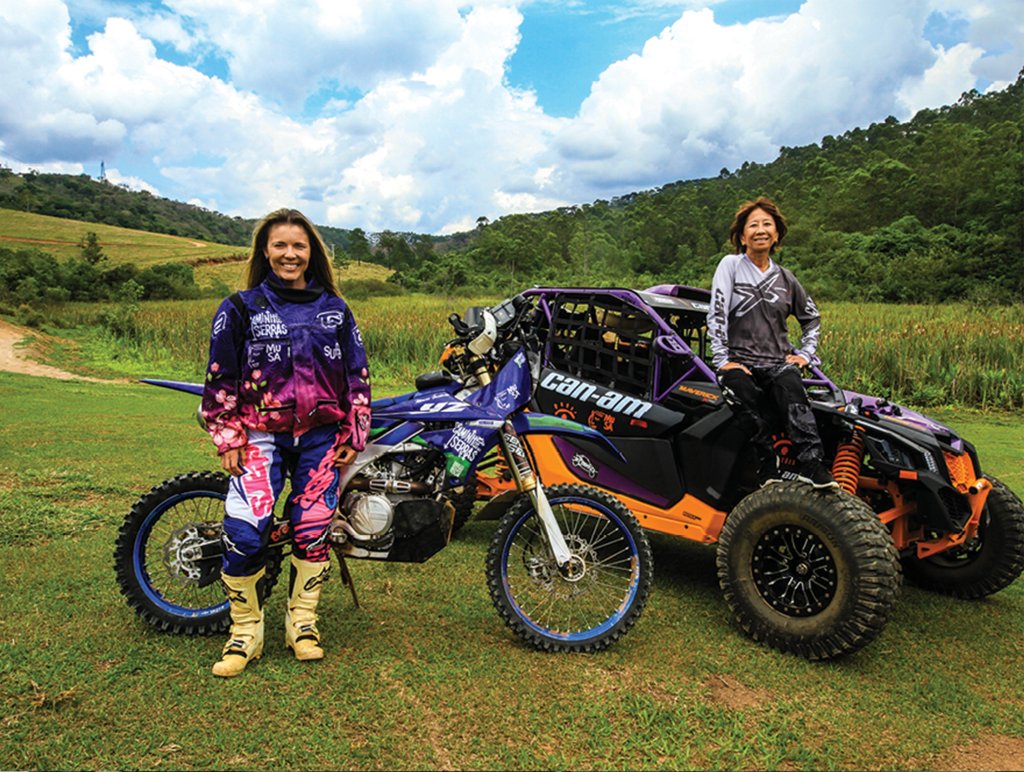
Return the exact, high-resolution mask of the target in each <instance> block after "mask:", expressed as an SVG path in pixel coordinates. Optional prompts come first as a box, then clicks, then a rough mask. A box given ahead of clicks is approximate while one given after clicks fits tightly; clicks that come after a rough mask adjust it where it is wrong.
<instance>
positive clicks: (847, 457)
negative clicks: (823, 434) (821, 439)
mask: <svg viewBox="0 0 1024 772" xmlns="http://www.w3.org/2000/svg"><path fill="white" fill-rule="evenodd" d="M863 460H864V432H861V431H857V430H855V431H854V432H853V435H852V436H851V437H850V439H849V440H847V441H846V442H844V443H842V444H840V445H839V447H838V448H836V457H835V460H834V461H833V462H832V476H833V477H834V478H835V480H836V482H837V483H839V487H840V488H842V489H843V490H844V491H846V492H847V493H849V494H850V495H851V496H855V495H857V488H858V481H859V479H860V465H861V462H862V461H863Z"/></svg>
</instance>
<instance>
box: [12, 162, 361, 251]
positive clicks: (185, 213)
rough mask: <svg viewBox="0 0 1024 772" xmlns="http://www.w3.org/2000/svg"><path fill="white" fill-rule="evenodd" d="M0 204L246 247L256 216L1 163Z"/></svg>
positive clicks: (343, 235) (342, 233)
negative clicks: (231, 214)
mask: <svg viewBox="0 0 1024 772" xmlns="http://www.w3.org/2000/svg"><path fill="white" fill-rule="evenodd" d="M0 208H3V209H17V210H19V211H23V212H34V213H36V214H46V215H50V216H52V217H65V218H68V219H72V220H82V221H85V222H94V223H103V224H105V225H116V226H119V227H121V228H133V229H136V230H143V231H149V232H150V233H166V234H168V235H171V236H185V237H188V238H193V239H201V240H203V241H213V242H216V243H218V244H228V245H233V246H245V245H247V244H248V243H249V240H250V239H251V237H252V229H253V226H254V225H255V224H256V220H255V219H245V218H242V217H228V216H227V215H224V214H221V213H220V212H214V211H211V210H209V209H204V208H202V207H199V206H194V205H192V204H183V203H181V202H180V201H171V200H170V199H167V198H159V197H158V196H154V195H152V194H151V193H148V192H146V191H133V190H128V189H127V188H123V187H121V186H119V185H113V184H110V183H108V182H101V181H98V180H94V179H93V178H92V177H89V176H88V175H86V174H81V175H71V174H39V173H36V172H28V173H26V174H15V173H14V172H12V171H11V170H10V169H6V168H4V167H0ZM319 227H320V230H321V232H322V234H323V236H324V239H325V240H326V241H327V242H328V243H329V244H335V245H338V246H340V247H341V248H343V249H347V248H348V246H349V242H350V240H351V237H352V233H353V232H352V231H347V230H344V229H342V228H330V227H327V226H319Z"/></svg>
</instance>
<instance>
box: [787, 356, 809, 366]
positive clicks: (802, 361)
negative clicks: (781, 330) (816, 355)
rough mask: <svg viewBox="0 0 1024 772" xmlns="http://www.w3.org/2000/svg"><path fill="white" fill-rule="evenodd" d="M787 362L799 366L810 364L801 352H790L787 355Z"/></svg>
mask: <svg viewBox="0 0 1024 772" xmlns="http://www.w3.org/2000/svg"><path fill="white" fill-rule="evenodd" d="M786 363H787V364H791V365H796V366H797V367H807V365H808V364H809V363H808V361H807V359H806V358H804V357H802V356H800V355H799V354H789V355H788V356H787V357H786Z"/></svg>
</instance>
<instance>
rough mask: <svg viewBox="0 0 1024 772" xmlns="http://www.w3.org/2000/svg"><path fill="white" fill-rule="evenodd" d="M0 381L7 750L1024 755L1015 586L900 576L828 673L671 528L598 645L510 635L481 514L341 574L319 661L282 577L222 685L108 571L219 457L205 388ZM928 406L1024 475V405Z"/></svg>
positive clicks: (669, 757)
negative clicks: (648, 572)
mask: <svg viewBox="0 0 1024 772" xmlns="http://www.w3.org/2000/svg"><path fill="white" fill-rule="evenodd" d="M0 394H2V395H3V404H4V407H3V410H4V412H3V420H2V421H0V576H3V590H2V592H0V767H3V768H12V769H57V768H59V769H68V768H84V769H111V768H144V769H157V768H171V769H203V768H266V767H273V768H301V769H314V768H315V769H321V768H326V769H350V768H351V769H382V768H383V769H424V768H443V769H570V768H571V769H592V768H619V769H640V768H643V769H681V768H686V769H689V768H701V769H794V770H795V769H931V768H963V769H968V768H977V767H978V766H979V765H978V763H977V758H976V755H972V754H978V753H981V752H982V751H983V750H985V749H991V748H996V749H1000V748H1007V747H1009V748H1010V749H1013V748H1022V747H1024V696H1022V694H1021V691H1020V672H1021V668H1022V666H1024V635H1022V633H1024V583H1022V582H1020V581H1018V582H1017V583H1016V584H1014V585H1013V586H1011V587H1010V588H1009V589H1007V590H1005V591H1003V592H1001V593H999V594H997V595H995V596H993V597H991V598H990V599H988V600H985V601H981V602H960V601H953V600H949V599H947V598H944V597H941V596H938V595H933V594H929V593H926V592H922V591H919V590H916V589H914V588H905V589H904V591H903V594H902V596H901V599H900V602H899V606H898V611H897V614H896V615H895V618H894V619H893V621H892V622H891V623H890V624H889V625H888V627H887V628H886V629H885V631H884V632H883V633H882V635H881V637H880V638H879V639H878V640H877V641H875V642H874V643H873V644H871V645H870V646H868V647H867V648H865V649H864V650H862V651H860V652H858V653H857V654H855V655H854V656H852V657H850V658H848V659H846V660H842V661H839V662H834V663H830V664H812V663H809V662H806V661H804V660H801V659H798V658H795V657H792V656H787V655H782V654H779V653H777V652H774V651H772V650H769V649H766V648H763V647H761V646H758V645H757V644H755V643H753V642H752V641H750V640H749V639H747V638H746V637H745V636H743V635H742V633H741V632H739V630H738V629H737V628H736V626H735V625H734V624H733V623H732V622H731V620H730V617H729V613H728V611H727V609H726V607H725V604H724V602H723V601H722V599H721V596H720V593H719V590H718V586H717V581H716V578H715V569H714V552H713V550H712V549H709V548H706V547H702V546H698V545H694V544H691V543H688V542H684V541H681V540H677V539H670V538H666V537H660V536H658V537H655V538H654V539H653V543H654V547H655V561H656V572H655V573H656V579H655V587H654V592H653V593H652V596H651V600H650V602H649V604H648V607H647V610H646V611H645V613H644V615H643V616H642V617H641V619H640V621H639V622H638V624H637V626H636V627H635V628H634V629H633V630H632V631H631V632H630V633H629V634H628V635H627V636H626V637H625V638H623V639H622V640H621V641H620V642H619V643H618V644H617V645H616V646H614V647H613V648H612V649H610V650H609V651H607V652H604V653H602V654H600V655H577V656H552V655H544V654H539V653H535V652H533V651H532V650H528V649H526V648H525V647H523V646H522V645H520V644H519V643H518V641H517V639H515V638H514V637H513V636H512V634H511V633H510V632H509V631H508V630H507V629H506V628H505V627H504V626H503V625H502V623H501V622H500V620H499V618H498V616H497V614H496V612H495V611H494V610H493V608H492V606H491V603H490V600H489V597H488V594H487V590H486V587H485V584H484V574H483V558H484V553H485V551H486V547H487V543H488V540H489V537H490V533H491V531H492V530H493V527H494V524H493V523H490V522H470V524H469V525H468V526H467V527H466V528H465V529H464V531H463V533H462V534H460V536H459V538H458V539H457V540H456V541H455V542H454V543H453V544H452V545H451V546H450V547H449V548H447V549H446V550H444V551H442V552H441V553H440V554H439V555H437V556H436V557H435V558H433V559H432V560H431V561H429V562H428V563H426V564H424V565H422V566H387V565H375V564H370V563H365V562H355V563H353V571H354V574H355V578H356V582H357V586H358V589H359V591H360V598H361V600H362V602H363V608H362V609H359V610H357V609H355V608H353V606H352V602H351V599H350V597H349V596H348V594H347V592H346V591H344V589H343V588H342V587H341V585H340V583H338V582H337V581H335V582H332V583H331V584H330V585H329V586H328V587H327V590H326V591H325V596H324V600H323V602H322V608H321V610H322V623H321V629H322V632H323V633H324V636H325V639H326V646H327V659H326V660H324V661H323V662H321V663H318V664H311V663H305V664H303V663H298V662H296V661H295V660H294V659H292V658H291V656H290V654H289V653H288V652H287V650H286V649H285V647H284V643H283V640H282V639H283V633H282V631H281V628H280V627H279V625H280V621H279V620H280V619H281V618H282V615H283V593H282V592H281V587H278V588H277V589H276V590H275V593H274V595H273V596H272V598H271V600H270V603H269V607H268V614H269V616H268V642H267V649H266V652H265V655H264V658H263V659H262V660H261V661H260V662H258V663H257V664H255V665H254V666H253V667H252V668H251V670H249V671H247V672H246V673H245V674H244V676H243V677H241V678H237V679H233V680H230V681H222V680H217V679H215V678H214V677H213V676H211V675H210V674H209V667H210V665H211V664H212V662H213V661H214V660H215V659H216V658H217V656H218V653H219V649H220V646H221V645H222V643H223V641H222V640H220V638H216V639H214V638H198V639H189V638H183V637H175V636H170V635H164V634H158V633H155V632H153V631H151V630H150V629H149V628H148V627H146V626H144V625H143V624H142V623H140V622H139V621H138V620H137V619H136V618H135V616H134V615H133V613H132V612H131V611H130V610H129V609H128V607H127V606H126V605H125V604H124V603H123V601H122V600H121V598H120V596H119V594H118V591H117V588H116V584H115V582H114V574H113V568H112V552H113V545H114V540H115V538H116V534H117V529H118V526H119V523H120V521H121V519H122V518H123V515H124V514H125V513H126V512H127V511H128V509H129V508H130V506H131V504H132V502H133V501H134V500H135V498H137V497H138V496H139V495H140V494H141V493H142V492H144V491H145V490H147V489H148V488H149V487H151V486H152V485H154V484H155V483H156V482H158V481H160V480H162V479H165V478H167V477H169V476H171V475H174V474H176V473H180V472H184V471H187V470H191V469H210V468H213V467H214V466H215V464H214V459H213V456H212V452H211V449H210V442H209V440H208V439H207V438H206V436H205V435H204V434H203V433H202V432H201V431H200V430H199V429H198V428H197V427H196V426H195V423H194V420H193V412H194V409H195V400H194V399H193V398H191V397H189V396H187V395H183V394H179V393H174V392H169V391H164V390H161V389H153V388H148V387H143V386H139V385H134V384H126V383H118V384H111V385H107V384H98V383H83V382H58V381H51V380H46V379H39V378H32V377H28V376H18V375H12V374H7V373H0ZM936 415H937V417H939V418H941V419H942V420H945V421H947V422H948V423H950V424H951V425H952V426H953V427H954V428H956V429H958V430H960V431H961V432H963V433H964V435H965V436H967V437H968V438H969V439H971V440H972V441H973V442H974V443H975V444H976V445H977V446H978V449H979V452H980V454H981V459H982V462H983V464H984V465H985V467H986V469H987V470H988V471H990V472H991V473H994V474H996V475H998V476H1000V477H1001V478H1003V479H1004V480H1005V481H1006V482H1007V483H1008V484H1010V486H1011V487H1013V488H1014V489H1015V490H1016V491H1017V492H1018V493H1019V492H1021V491H1022V490H1024V464H1022V460H1021V452H1020V448H1021V447H1022V446H1024V416H1021V415H1019V414H1012V413H999V414H986V413H981V412H965V413H960V412H949V411H942V412H940V413H938V414H936ZM999 758H1000V759H1001V760H1002V761H1003V764H1002V765H1001V766H999V764H998V762H995V763H996V764H997V766H996V767H988V768H1015V766H1019V762H1020V758H1019V757H1018V758H1017V759H1016V762H1015V760H1014V757H1012V756H1005V755H1003V756H1001V757H999ZM972 759H973V760H974V761H975V763H973V764H972V763H971V761H972ZM989 763H993V762H989ZM956 764H959V765H960V766H956Z"/></svg>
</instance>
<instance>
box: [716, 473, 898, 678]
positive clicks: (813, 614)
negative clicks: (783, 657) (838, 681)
mask: <svg viewBox="0 0 1024 772" xmlns="http://www.w3.org/2000/svg"><path fill="white" fill-rule="evenodd" d="M716 563H717V566H718V581H719V584H720V585H721V587H722V592H723V593H724V595H725V600H726V602H727V603H728V604H729V608H730V609H731V610H732V612H733V614H734V615H735V617H736V620H737V621H738V622H739V624H740V626H741V627H742V628H743V630H744V631H745V632H746V633H747V634H749V635H750V636H751V637H752V638H753V639H754V640H756V641H761V642H763V643H766V644H768V645H769V646H772V647H773V648H776V649H779V650H781V651H786V652H791V653H793V654H797V655H799V656H801V657H806V658H807V659H812V660H826V659H834V658H836V657H841V656H844V655H846V654H850V653H852V652H854V651H857V650H858V649H860V648H861V647H863V646H866V645H867V644H868V643H870V642H871V641H872V640H874V639H875V638H876V637H877V636H878V634H879V633H881V631H882V628H883V627H885V624H886V623H887V622H888V621H889V617H890V615H891V614H892V610H893V607H894V606H895V603H896V598H897V596H898V594H899V587H900V563H899V556H898V554H897V552H896V548H895V547H894V546H893V543H892V538H891V537H890V535H889V532H888V531H887V530H886V528H885V527H884V526H883V525H882V524H881V522H880V521H879V519H878V516H877V515H875V513H874V512H872V511H871V509H870V508H869V507H868V506H867V505H866V504H864V502H862V501H861V500H860V499H857V498H854V497H852V496H849V495H847V494H845V493H841V492H838V491H835V490H824V491H822V490H815V489H814V488H812V487H811V486H810V485H808V484H806V483H803V482H786V483H778V484H774V485H770V486H768V487H765V488H762V489H760V490H758V491H755V492H754V493H752V494H750V495H749V496H747V497H746V498H744V499H743V500H742V501H741V502H740V503H739V504H738V505H737V506H736V508H735V509H734V510H733V511H732V512H731V513H730V514H729V516H728V517H727V518H726V521H725V526H724V527H723V528H722V533H721V535H720V537H719V542H718V554H717V559H716Z"/></svg>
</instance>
